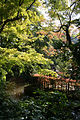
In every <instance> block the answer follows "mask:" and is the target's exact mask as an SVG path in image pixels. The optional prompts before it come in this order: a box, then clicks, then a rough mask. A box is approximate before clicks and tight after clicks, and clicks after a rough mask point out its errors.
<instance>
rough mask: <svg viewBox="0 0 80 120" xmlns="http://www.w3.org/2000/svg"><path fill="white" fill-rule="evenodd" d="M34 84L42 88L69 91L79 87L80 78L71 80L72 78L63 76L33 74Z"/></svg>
mask: <svg viewBox="0 0 80 120" xmlns="http://www.w3.org/2000/svg"><path fill="white" fill-rule="evenodd" d="M33 77H34V78H36V79H35V84H36V85H38V86H39V87H40V88H42V89H46V88H48V89H50V88H53V89H57V90H62V91H63V90H64V91H67V92H69V91H71V90H76V88H77V89H80V80H72V79H65V78H54V77H50V76H45V75H39V74H34V75H33Z"/></svg>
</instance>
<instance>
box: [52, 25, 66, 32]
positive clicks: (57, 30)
mask: <svg viewBox="0 0 80 120" xmlns="http://www.w3.org/2000/svg"><path fill="white" fill-rule="evenodd" d="M63 27H67V25H61V27H60V28H59V30H56V31H53V32H60V30H61V29H63V30H64V31H66V30H65V29H64V28H63Z"/></svg>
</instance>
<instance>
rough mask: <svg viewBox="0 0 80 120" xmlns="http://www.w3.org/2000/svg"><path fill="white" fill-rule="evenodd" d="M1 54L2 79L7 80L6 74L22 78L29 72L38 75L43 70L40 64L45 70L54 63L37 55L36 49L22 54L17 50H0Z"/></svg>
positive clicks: (0, 70)
mask: <svg viewBox="0 0 80 120" xmlns="http://www.w3.org/2000/svg"><path fill="white" fill-rule="evenodd" d="M0 53H1V54H0V66H1V68H0V74H1V75H0V77H1V79H6V74H11V76H20V75H21V74H22V73H23V72H25V73H27V71H28V74H29V75H30V74H32V73H35V72H36V73H37V72H39V71H40V70H41V67H40V64H42V65H43V68H44V67H45V66H48V65H49V64H50V63H52V62H51V60H49V59H47V58H44V57H43V55H42V54H39V53H37V52H36V51H35V50H34V49H29V50H28V51H27V52H20V51H18V50H17V49H15V48H14V49H7V48H0ZM43 68H42V69H43ZM47 68H48V67H47Z"/></svg>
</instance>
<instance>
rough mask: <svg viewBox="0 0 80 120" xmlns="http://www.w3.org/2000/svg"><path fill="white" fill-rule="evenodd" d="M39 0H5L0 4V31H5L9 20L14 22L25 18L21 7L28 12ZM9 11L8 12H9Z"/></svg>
mask: <svg viewBox="0 0 80 120" xmlns="http://www.w3.org/2000/svg"><path fill="white" fill-rule="evenodd" d="M36 1H37V0H29V1H28V0H17V2H16V0H14V1H13V0H11V1H8V0H5V1H4V2H3V1H2V2H1V4H0V11H1V13H0V33H1V32H2V31H3V29H4V27H5V25H6V24H7V23H9V22H13V21H16V20H19V19H21V18H24V15H23V14H22V13H21V9H22V8H23V6H24V8H25V11H26V12H27V11H28V10H30V8H31V7H32V6H33V4H34V3H35V2H36ZM7 11H8V12H7Z"/></svg>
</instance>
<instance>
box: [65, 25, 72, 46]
mask: <svg viewBox="0 0 80 120" xmlns="http://www.w3.org/2000/svg"><path fill="white" fill-rule="evenodd" d="M66 39H67V42H68V45H71V36H70V34H69V27H68V26H67V27H66Z"/></svg>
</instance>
